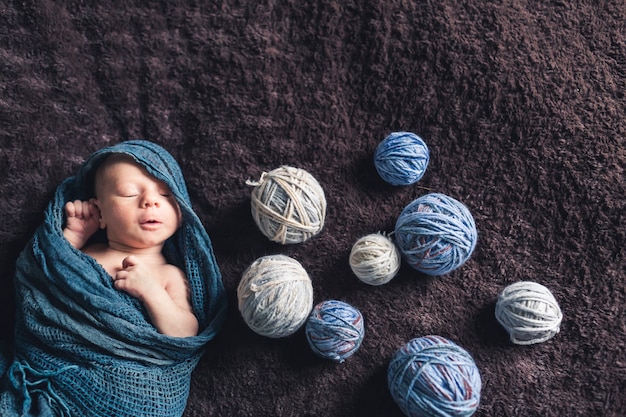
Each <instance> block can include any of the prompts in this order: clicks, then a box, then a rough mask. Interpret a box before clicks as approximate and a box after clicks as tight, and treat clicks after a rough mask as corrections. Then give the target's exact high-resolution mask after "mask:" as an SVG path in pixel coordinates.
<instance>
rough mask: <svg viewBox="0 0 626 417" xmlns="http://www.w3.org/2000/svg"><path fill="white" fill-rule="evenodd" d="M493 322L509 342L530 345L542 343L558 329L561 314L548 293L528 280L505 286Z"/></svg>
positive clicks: (541, 286)
mask: <svg viewBox="0 0 626 417" xmlns="http://www.w3.org/2000/svg"><path fill="white" fill-rule="evenodd" d="M496 319H497V320H498V322H499V323H500V324H501V325H502V326H503V327H504V328H505V329H506V331H507V332H508V333H509V336H510V338H511V342H513V343H515V344H517V345H531V344H534V343H541V342H545V341H546V340H548V339H551V338H552V337H554V336H555V335H556V334H557V333H558V332H559V329H560V326H561V320H562V319H563V314H562V313H561V309H560V307H559V304H558V303H557V301H556V299H555V298H554V295H552V293H551V292H550V290H549V289H548V288H546V287H544V286H543V285H541V284H538V283H536V282H531V281H520V282H516V283H514V284H511V285H509V286H508V287H506V288H505V289H504V290H503V291H502V292H501V293H500V295H499V296H498V301H497V302H496Z"/></svg>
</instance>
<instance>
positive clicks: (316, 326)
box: [305, 300, 365, 363]
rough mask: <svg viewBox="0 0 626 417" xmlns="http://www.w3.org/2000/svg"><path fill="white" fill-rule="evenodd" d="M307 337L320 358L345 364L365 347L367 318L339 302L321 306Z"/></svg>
mask: <svg viewBox="0 0 626 417" xmlns="http://www.w3.org/2000/svg"><path fill="white" fill-rule="evenodd" d="M305 332H306V338H307V340H308V342H309V346H310V347H311V349H312V350H313V352H315V353H316V354H317V355H319V356H321V357H322V358H325V359H331V360H334V361H336V362H340V363H341V362H344V361H345V360H346V359H347V358H349V357H350V356H352V355H353V354H354V353H355V352H356V351H357V350H358V349H359V347H360V346H361V342H362V341H363V337H364V335H365V324H364V320H363V315H362V314H361V312H360V311H359V310H358V309H356V308H355V307H353V306H351V305H350V304H348V303H345V302H343V301H338V300H328V301H323V302H321V303H319V304H317V305H316V306H315V307H314V308H313V311H312V312H311V315H310V316H309V319H308V321H307V323H306V329H305Z"/></svg>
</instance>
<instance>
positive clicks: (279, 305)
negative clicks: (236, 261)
mask: <svg viewBox="0 0 626 417" xmlns="http://www.w3.org/2000/svg"><path fill="white" fill-rule="evenodd" d="M237 299H238V304H239V311H240V312H241V315H242V316H243V319H244V321H245V322H246V324H247V325H248V326H249V327H250V328H251V329H252V330H253V331H255V332H256V333H258V334H260V335H262V336H267V337H271V338H280V337H285V336H289V335H291V334H293V333H295V332H296V331H297V330H298V329H299V328H300V327H301V326H302V325H303V324H304V322H305V321H306V320H307V318H308V316H309V314H310V312H311V310H312V309H313V285H312V283H311V279H310V278H309V275H308V274H307V272H306V270H305V269H304V268H303V267H302V265H301V264H300V263H299V262H298V261H296V260H295V259H293V258H290V257H288V256H285V255H269V256H263V257H261V258H259V259H257V260H256V261H254V262H253V263H252V264H251V265H250V266H249V267H248V268H247V269H246V271H245V272H244V273H243V276H242V278H241V281H240V282H239V286H238V287H237Z"/></svg>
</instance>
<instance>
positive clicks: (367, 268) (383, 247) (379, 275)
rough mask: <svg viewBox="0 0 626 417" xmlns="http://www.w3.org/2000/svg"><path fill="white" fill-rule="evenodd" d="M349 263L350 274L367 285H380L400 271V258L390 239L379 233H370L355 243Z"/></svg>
mask: <svg viewBox="0 0 626 417" xmlns="http://www.w3.org/2000/svg"><path fill="white" fill-rule="evenodd" d="M349 261H350V268H351V269H352V272H354V275H356V276H357V278H359V279H360V280H361V281H363V282H364V283H366V284H369V285H382V284H386V283H388V282H389V281H391V280H392V279H393V278H394V277H395V276H396V274H397V273H398V271H399V270H400V263H401V257H400V252H399V251H398V248H396V245H395V244H394V243H393V242H392V241H391V239H389V238H388V237H387V236H384V235H382V234H380V233H372V234H369V235H366V236H363V237H361V238H360V239H359V240H357V241H356V243H355V244H354V246H352V251H351V252H350V258H349Z"/></svg>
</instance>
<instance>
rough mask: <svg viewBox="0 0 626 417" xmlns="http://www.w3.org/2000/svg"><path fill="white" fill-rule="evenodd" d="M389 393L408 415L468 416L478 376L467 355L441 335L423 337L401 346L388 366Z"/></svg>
mask: <svg viewBox="0 0 626 417" xmlns="http://www.w3.org/2000/svg"><path fill="white" fill-rule="evenodd" d="M387 382H388V385H389V391H390V392H391V396H392V397H393V399H394V400H395V402H396V404H398V406H399V407H400V409H401V410H402V411H403V412H404V414H406V415H407V416H409V417H431V416H442V417H443V416H446V417H447V416H457V417H464V416H471V415H472V414H474V412H475V411H476V409H477V408H478V404H479V401H480V391H481V386H482V383H481V379H480V373H479V371H478V367H477V366H476V364H475V363H474V360H473V359H472V357H471V356H470V354H469V353H468V352H467V351H466V350H464V349H463V348H461V347H459V346H458V345H456V344H455V343H453V342H451V341H450V340H448V339H446V338H444V337H441V336H424V337H420V338H417V339H413V340H411V341H410V342H409V343H407V344H406V345H405V346H403V347H402V348H400V349H399V350H398V351H397V352H396V354H395V355H394V356H393V358H392V359H391V362H390V363H389V367H388V369H387Z"/></svg>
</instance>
